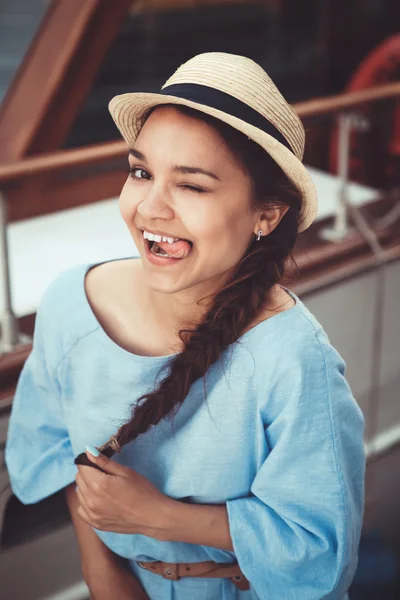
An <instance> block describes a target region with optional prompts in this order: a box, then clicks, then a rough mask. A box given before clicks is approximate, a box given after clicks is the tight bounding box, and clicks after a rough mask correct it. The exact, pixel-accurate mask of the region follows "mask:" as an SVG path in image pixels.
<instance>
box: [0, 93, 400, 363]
mask: <svg viewBox="0 0 400 600" xmlns="http://www.w3.org/2000/svg"><path fill="white" fill-rule="evenodd" d="M399 96H400V83H391V84H385V85H382V86H379V87H375V88H372V89H366V90H363V91H358V92H350V93H344V94H339V95H335V96H329V97H322V98H315V99H312V100H309V101H306V102H302V103H298V104H295V105H293V108H294V109H295V110H296V112H297V113H298V115H299V116H300V117H301V118H302V119H303V120H308V119H311V118H315V117H319V116H321V115H332V116H336V117H337V118H338V120H339V143H338V165H339V169H338V170H339V172H338V175H339V177H340V180H341V189H340V193H339V198H338V202H337V207H336V211H335V215H334V221H333V226H332V227H331V228H329V229H324V230H322V231H321V232H320V234H319V235H320V236H322V237H323V238H324V239H326V240H329V241H331V242H341V241H343V240H344V239H346V237H347V236H348V233H349V226H348V216H349V214H350V212H351V217H352V220H353V222H354V223H355V225H356V228H357V230H358V232H359V233H360V234H361V236H362V237H363V239H364V241H366V242H367V244H368V245H369V246H370V248H371V250H372V252H373V253H374V254H375V255H379V257H378V261H380V262H382V260H383V261H384V253H383V251H382V248H381V247H380V245H379V240H378V238H377V236H376V234H375V232H374V231H373V230H372V229H371V227H370V226H369V225H368V223H367V222H366V221H365V219H364V217H363V216H362V213H361V212H360V211H359V210H358V209H357V208H355V207H354V206H352V205H351V203H349V202H348V199H347V195H346V189H347V183H348V164H349V158H350V149H349V136H350V134H351V131H352V129H354V128H360V127H365V126H366V124H365V119H364V118H361V117H360V115H359V112H358V111H359V109H360V108H361V107H363V106H365V105H369V104H371V103H376V102H378V101H382V100H387V99H390V98H398V97H399ZM122 160H126V144H125V142H124V141H115V142H107V143H103V144H99V145H93V146H87V147H84V148H78V149H69V150H58V151H55V152H51V153H46V154H40V155H36V156H27V157H26V158H23V159H21V160H18V161H15V162H10V163H6V164H2V165H0V273H1V280H0V294H1V296H2V306H3V314H2V315H1V319H0V326H1V338H0V356H2V355H4V354H7V353H10V352H18V351H19V349H20V348H21V345H26V344H27V343H29V340H28V339H27V338H26V336H23V335H21V334H20V332H19V331H18V325H17V319H16V317H15V314H14V312H13V306H12V298H11V285H10V261H9V252H8V243H7V226H8V224H9V223H10V221H11V220H13V219H15V215H16V214H17V211H18V206H16V207H15V206H14V204H15V203H16V204H17V205H18V194H15V190H16V189H17V188H18V185H20V184H21V182H23V181H24V180H25V181H27V180H29V181H34V180H35V178H37V179H40V178H41V179H42V180H43V178H44V177H50V176H52V175H55V174H60V173H64V174H65V173H66V172H67V173H68V174H74V173H76V172H77V177H78V178H79V172H81V173H82V172H84V173H85V174H86V175H87V173H88V172H89V178H90V173H91V169H92V173H93V174H94V176H96V174H98V173H99V169H100V170H101V169H103V168H107V169H108V170H110V169H111V170H112V169H113V168H115V169H116V168H119V169H120V170H121V164H122ZM113 165H114V167H113ZM115 165H117V166H118V167H117V166H115ZM9 192H11V193H12V192H14V193H13V194H12V202H11V200H10V197H9ZM64 197H65V196H64ZM100 199H101V198H97V200H100ZM11 204H12V206H11ZM69 207H70V205H63V204H62V203H61V204H60V203H59V202H58V203H57V210H62V209H63V208H69ZM11 208H12V209H13V210H12V213H13V218H10V209H11ZM53 211H54V206H50V205H49V206H41V208H40V212H39V213H38V209H37V207H31V215H30V216H33V215H37V214H46V213H47V212H53ZM27 214H29V207H28V208H26V207H25V208H24V215H25V217H26V215H27ZM0 299H1V297H0Z"/></svg>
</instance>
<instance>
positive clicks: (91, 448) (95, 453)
mask: <svg viewBox="0 0 400 600" xmlns="http://www.w3.org/2000/svg"><path fill="white" fill-rule="evenodd" d="M86 450H87V451H88V452H89V454H91V455H92V456H100V452H99V451H98V450H97V448H95V447H94V446H86Z"/></svg>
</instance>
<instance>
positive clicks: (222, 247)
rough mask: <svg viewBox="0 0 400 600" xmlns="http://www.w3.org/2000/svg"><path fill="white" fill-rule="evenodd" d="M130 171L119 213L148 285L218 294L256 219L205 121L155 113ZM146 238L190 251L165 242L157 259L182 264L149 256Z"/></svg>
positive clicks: (246, 187) (246, 186) (238, 174)
mask: <svg viewBox="0 0 400 600" xmlns="http://www.w3.org/2000/svg"><path fill="white" fill-rule="evenodd" d="M129 164H130V169H131V173H130V176H129V177H128V179H127V181H126V183H125V185H124V187H123V189H122V192H121V196H120V211H121V215H122V217H123V219H124V221H125V223H126V224H127V226H128V228H129V231H130V233H131V235H132V238H133V240H134V242H135V245H136V246H137V248H138V250H139V252H140V255H141V258H142V265H143V273H144V276H145V277H146V284H148V285H149V287H150V288H152V289H154V290H158V291H160V292H164V293H176V292H179V291H182V290H188V289H189V288H193V289H196V291H198V292H200V293H201V292H202V291H205V292H206V293H208V292H209V291H213V290H215V289H218V287H221V285H222V284H223V283H224V281H225V278H226V277H227V276H228V275H230V272H231V270H232V269H233V268H234V267H235V266H236V264H237V263H238V262H239V260H240V259H241V257H242V256H243V254H244V253H245V251H246V248H247V247H248V245H249V243H250V241H251V238H252V236H253V234H254V232H255V227H256V224H257V220H258V217H259V212H258V213H256V212H255V210H254V209H253V208H252V191H251V183H250V181H249V179H248V177H247V175H246V173H244V172H243V170H242V167H241V166H240V165H239V164H238V163H237V161H236V160H235V158H234V156H233V155H232V154H231V152H230V151H229V150H228V148H227V147H226V145H225V143H224V141H223V140H222V138H221V137H220V136H219V134H218V133H217V132H216V131H215V130H214V129H213V128H212V127H211V126H210V125H208V124H207V123H204V122H203V121H200V120H198V119H195V118H193V117H190V116H187V115H184V114H182V113H181V112H179V111H178V110H176V109H174V108H173V107H162V108H158V109H157V110H155V111H154V112H153V113H152V114H151V115H150V117H149V118H148V119H147V121H146V123H145V124H144V126H143V128H142V130H141V132H140V135H139V136H138V138H137V140H136V143H135V146H134V148H133V149H132V151H131V153H130V155H129ZM143 231H146V232H149V233H150V234H151V233H154V234H161V235H164V236H166V237H170V238H181V239H182V240H188V241H189V242H190V245H188V244H187V243H185V242H178V243H175V244H173V245H169V244H168V242H164V243H162V247H158V248H157V246H155V249H156V251H157V252H159V253H163V252H167V253H168V251H169V250H170V252H169V253H170V254H175V256H183V257H182V258H163V257H160V256H159V257H153V254H152V253H151V250H150V245H151V244H150V242H149V240H147V239H145V238H144V234H143ZM153 250H154V248H153ZM187 251H188V254H187V256H186V253H187ZM150 253H151V254H150Z"/></svg>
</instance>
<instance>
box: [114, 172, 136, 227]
mask: <svg viewBox="0 0 400 600" xmlns="http://www.w3.org/2000/svg"><path fill="white" fill-rule="evenodd" d="M137 204H138V199H137V198H136V195H135V194H133V191H132V182H131V180H130V178H129V177H128V179H127V180H126V182H125V185H124V187H123V188H122V190H121V193H120V196H119V201H118V205H119V211H120V213H121V216H122V218H123V220H124V221H125V223H126V224H129V223H131V222H132V219H133V217H134V216H135V214H136V210H137Z"/></svg>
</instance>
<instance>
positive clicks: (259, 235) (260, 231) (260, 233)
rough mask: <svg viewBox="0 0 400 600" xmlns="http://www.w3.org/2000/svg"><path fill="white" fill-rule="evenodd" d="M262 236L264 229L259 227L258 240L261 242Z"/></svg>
mask: <svg viewBox="0 0 400 600" xmlns="http://www.w3.org/2000/svg"><path fill="white" fill-rule="evenodd" d="M261 236H262V229H259V230H258V231H257V242H259V241H260V239H261Z"/></svg>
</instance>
